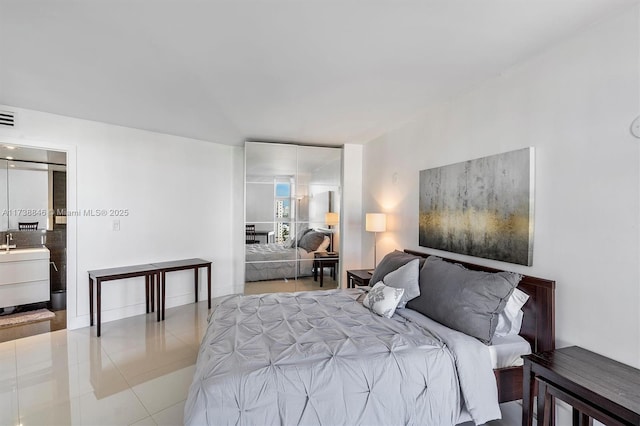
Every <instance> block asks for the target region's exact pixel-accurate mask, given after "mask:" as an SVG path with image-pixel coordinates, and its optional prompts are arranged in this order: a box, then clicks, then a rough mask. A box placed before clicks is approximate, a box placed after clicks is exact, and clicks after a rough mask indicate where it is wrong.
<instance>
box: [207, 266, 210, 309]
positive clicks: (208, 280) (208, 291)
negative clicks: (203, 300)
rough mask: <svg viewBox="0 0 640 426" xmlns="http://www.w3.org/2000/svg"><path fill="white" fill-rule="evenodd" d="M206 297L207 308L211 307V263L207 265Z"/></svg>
mask: <svg viewBox="0 0 640 426" xmlns="http://www.w3.org/2000/svg"><path fill="white" fill-rule="evenodd" d="M207 297H208V298H209V302H208V303H209V309H211V264H208V265H207Z"/></svg>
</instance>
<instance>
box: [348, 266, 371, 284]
mask: <svg viewBox="0 0 640 426" xmlns="http://www.w3.org/2000/svg"><path fill="white" fill-rule="evenodd" d="M370 280H371V273H370V272H369V269H351V270H349V271H347V288H356V286H368V285H369V281H370Z"/></svg>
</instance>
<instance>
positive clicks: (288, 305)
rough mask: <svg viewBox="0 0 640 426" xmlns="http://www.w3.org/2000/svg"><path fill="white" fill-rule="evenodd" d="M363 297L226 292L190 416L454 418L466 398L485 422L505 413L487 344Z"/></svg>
mask: <svg viewBox="0 0 640 426" xmlns="http://www.w3.org/2000/svg"><path fill="white" fill-rule="evenodd" d="M358 295H359V291H358V290H331V291H317V292H301V293H278V294H264V295H253V296H240V295H235V296H229V297H226V298H222V300H219V302H218V303H219V304H218V306H216V307H215V309H214V311H213V312H212V314H211V317H210V321H209V327H208V330H207V332H206V335H205V336H204V339H203V341H202V344H201V347H200V352H199V354H198V361H197V365H196V372H195V375H194V379H193V383H192V384H191V387H190V389H189V395H188V398H187V402H186V405H185V418H184V419H185V424H186V425H228V424H239V425H279V424H280V425H296V424H301V425H317V424H324V425H357V424H363V425H394V424H421V425H436V426H446V425H453V424H456V423H458V422H459V421H461V419H462V418H461V413H463V412H466V410H464V408H465V407H470V408H471V409H470V410H469V412H470V413H471V417H472V418H473V420H474V421H475V422H476V424H481V423H484V422H486V421H488V420H491V419H494V418H499V416H500V411H499V408H498V402H497V392H496V384H495V379H494V378H493V372H492V370H491V365H490V361H489V359H488V356H489V355H488V351H486V350H485V349H484V348H483V347H482V343H480V342H479V341H477V340H476V339H473V338H470V337H468V336H466V335H463V334H462V333H458V332H452V330H450V329H446V328H444V329H438V330H437V331H436V332H432V331H429V330H428V329H427V328H425V327H426V326H427V325H428V323H429V322H430V320H428V319H427V318H425V317H423V316H421V315H420V314H418V313H416V312H414V311H410V310H398V311H397V312H398V313H397V314H396V315H394V316H393V317H392V318H390V319H387V318H382V317H379V316H377V315H375V314H373V313H371V312H370V311H369V310H367V309H366V308H364V307H363V306H362V304H361V303H359V302H357V301H356V299H357V297H358ZM402 312H405V313H406V314H408V315H404V314H402ZM415 315H418V316H417V317H416V316H415ZM422 318H424V319H425V320H426V321H422ZM436 324H437V323H436ZM440 327H443V326H440ZM436 328H438V327H437V326H436ZM450 332H452V333H454V334H451V333H450ZM456 333H457V334H456ZM452 336H453V337H452ZM443 338H444V339H445V341H443V340H442V339H443ZM449 339H451V340H452V341H451V343H449V344H447V342H446V340H449ZM467 342H468V344H467ZM476 344H477V345H480V346H476ZM449 345H450V346H451V347H453V348H454V349H455V351H456V352H452V351H451V350H450V348H449ZM458 352H459V353H458ZM483 354H484V355H483ZM467 418H468V416H467Z"/></svg>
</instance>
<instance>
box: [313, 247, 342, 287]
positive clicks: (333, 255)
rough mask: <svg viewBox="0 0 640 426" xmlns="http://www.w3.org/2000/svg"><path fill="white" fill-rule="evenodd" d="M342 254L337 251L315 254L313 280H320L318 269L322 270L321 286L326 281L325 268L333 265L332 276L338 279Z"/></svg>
mask: <svg viewBox="0 0 640 426" xmlns="http://www.w3.org/2000/svg"><path fill="white" fill-rule="evenodd" d="M339 261H340V255H339V254H338V253H337V252H319V253H315V254H314V255H313V280H314V281H318V270H319V271H320V287H322V284H323V281H324V268H326V267H331V268H332V271H331V277H332V278H333V279H334V280H335V279H336V269H337V268H338V262H339Z"/></svg>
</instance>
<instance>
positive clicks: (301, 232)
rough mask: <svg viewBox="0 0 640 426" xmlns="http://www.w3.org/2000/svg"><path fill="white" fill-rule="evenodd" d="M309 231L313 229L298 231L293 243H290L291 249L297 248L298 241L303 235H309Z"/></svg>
mask: <svg viewBox="0 0 640 426" xmlns="http://www.w3.org/2000/svg"><path fill="white" fill-rule="evenodd" d="M311 231H313V229H309V228H303V229H300V230H299V231H298V234H297V235H296V238H295V239H294V240H293V241H291V248H296V247H297V246H299V245H300V240H301V239H302V237H304V234H306V233H309V232H311Z"/></svg>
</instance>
